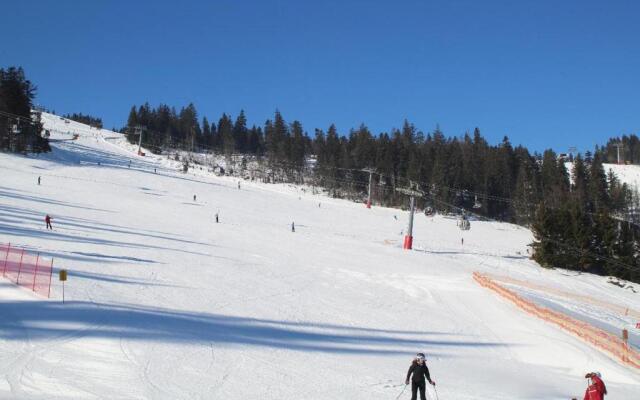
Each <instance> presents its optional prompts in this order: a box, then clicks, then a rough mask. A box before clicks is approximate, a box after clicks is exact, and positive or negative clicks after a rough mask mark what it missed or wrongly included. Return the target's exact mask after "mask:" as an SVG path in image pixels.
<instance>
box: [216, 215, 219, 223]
mask: <svg viewBox="0 0 640 400" xmlns="http://www.w3.org/2000/svg"><path fill="white" fill-rule="evenodd" d="M218 222H220V221H219V220H218V213H216V224H217V223H218Z"/></svg>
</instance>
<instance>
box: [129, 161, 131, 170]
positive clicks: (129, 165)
mask: <svg viewBox="0 0 640 400" xmlns="http://www.w3.org/2000/svg"><path fill="white" fill-rule="evenodd" d="M129 168H131V160H129Z"/></svg>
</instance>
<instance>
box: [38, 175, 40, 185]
mask: <svg viewBox="0 0 640 400" xmlns="http://www.w3.org/2000/svg"><path fill="white" fill-rule="evenodd" d="M38 185H40V177H38Z"/></svg>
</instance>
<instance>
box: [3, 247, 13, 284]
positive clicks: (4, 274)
mask: <svg viewBox="0 0 640 400" xmlns="http://www.w3.org/2000/svg"><path fill="white" fill-rule="evenodd" d="M9 250H11V243H9V245H8V246H7V255H6V256H5V258H4V268H3V269H2V276H6V274H7V261H8V260H9Z"/></svg>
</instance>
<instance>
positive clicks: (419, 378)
mask: <svg viewBox="0 0 640 400" xmlns="http://www.w3.org/2000/svg"><path fill="white" fill-rule="evenodd" d="M425 362H426V358H425V356H424V353H418V354H417V355H416V358H414V359H413V362H412V363H411V366H410V367H409V371H408V372H407V379H406V380H405V382H404V383H405V385H408V384H409V379H411V400H417V398H418V389H420V400H427V398H426V397H425V392H426V384H425V380H424V378H425V377H426V378H427V381H429V383H430V384H432V385H433V386H435V385H436V383H435V382H434V381H432V380H431V376H430V375H429V368H427V364H426V363H425ZM412 375H413V376H412Z"/></svg>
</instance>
